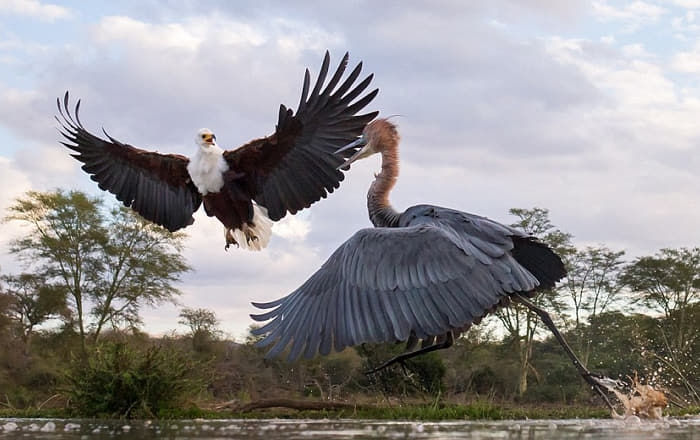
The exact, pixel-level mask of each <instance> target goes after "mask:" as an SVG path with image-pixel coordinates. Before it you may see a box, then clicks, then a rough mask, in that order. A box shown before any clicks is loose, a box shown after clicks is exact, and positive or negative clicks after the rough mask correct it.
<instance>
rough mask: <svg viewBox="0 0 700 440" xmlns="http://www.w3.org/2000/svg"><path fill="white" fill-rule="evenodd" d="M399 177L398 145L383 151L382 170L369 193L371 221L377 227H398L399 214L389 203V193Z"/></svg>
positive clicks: (368, 206)
mask: <svg viewBox="0 0 700 440" xmlns="http://www.w3.org/2000/svg"><path fill="white" fill-rule="evenodd" d="M398 175H399V152H398V145H396V146H393V148H385V149H384V150H382V170H381V171H380V172H379V174H377V175H376V176H375V179H374V182H372V185H371V186H370V187H369V192H368V193H367V210H368V211H369V219H370V220H371V221H372V224H373V225H374V226H377V227H396V226H398V224H399V215H400V214H399V213H398V212H396V210H394V208H393V207H392V206H391V203H389V192H391V189H392V188H393V187H394V185H395V184H396V178H397V177H398Z"/></svg>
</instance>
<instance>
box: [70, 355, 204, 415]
mask: <svg viewBox="0 0 700 440" xmlns="http://www.w3.org/2000/svg"><path fill="white" fill-rule="evenodd" d="M203 367H204V365H203V364H202V363H200V362H196V361H193V360H192V359H189V358H186V357H185V356H184V355H183V354H182V353H179V352H176V351H174V350H172V349H169V348H164V347H159V346H154V347H150V348H148V349H146V350H138V349H134V348H130V347H129V346H127V345H126V344H124V343H114V342H110V343H104V344H102V345H100V346H98V347H97V348H96V350H95V351H94V352H92V353H91V354H89V355H88V358H87V359H77V360H74V361H73V364H72V365H71V368H70V372H69V373H68V377H67V379H68V390H67V392H68V395H69V398H70V402H71V406H72V407H73V409H74V410H75V411H76V412H77V415H80V416H108V417H120V418H122V417H127V418H130V417H157V416H158V415H159V414H160V413H161V412H163V411H168V410H172V409H175V408H176V407H178V406H179V405H180V404H182V403H183V399H184V397H185V396H188V395H189V396H191V395H193V394H196V393H197V392H199V391H200V390H202V388H203V387H204V386H205V383H204V381H203V380H202V379H201V377H202V372H203V371H205V370H204V369H203ZM197 376H199V377H200V378H199V379H198V378H197Z"/></svg>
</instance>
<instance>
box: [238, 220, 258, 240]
mask: <svg viewBox="0 0 700 440" xmlns="http://www.w3.org/2000/svg"><path fill="white" fill-rule="evenodd" d="M254 227H255V224H254V223H251V224H250V226H248V224H247V223H246V224H244V225H243V227H242V228H241V230H242V231H243V233H244V234H245V241H246V243H248V244H249V245H250V242H251V241H258V240H259V239H258V236H257V235H255V232H254V231H253V228H254Z"/></svg>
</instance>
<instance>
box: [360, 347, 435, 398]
mask: <svg viewBox="0 0 700 440" xmlns="http://www.w3.org/2000/svg"><path fill="white" fill-rule="evenodd" d="M355 350H356V351H357V353H358V354H359V355H360V357H361V358H362V359H363V370H364V371H369V370H372V369H374V368H376V367H377V366H379V365H381V364H383V363H384V362H385V361H387V360H389V359H390V358H392V357H394V356H397V355H399V354H401V353H403V352H404V350H405V346H404V344H362V345H360V346H358V347H355ZM445 372H446V369H445V365H444V364H443V362H442V358H441V357H440V356H439V355H438V354H437V353H435V352H431V353H427V354H424V355H421V356H417V357H415V358H412V359H409V360H407V361H405V362H403V363H399V364H394V365H392V366H390V367H388V368H385V369H383V370H380V371H378V372H376V373H373V374H371V375H368V376H366V377H365V378H364V379H363V380H362V379H361V381H362V382H363V383H364V384H365V385H366V386H370V387H378V388H379V389H380V390H381V391H382V392H384V393H386V394H399V395H412V394H416V393H429V394H433V395H437V394H440V393H441V392H442V391H443V389H444V388H443V383H442V381H443V378H444V376H445Z"/></svg>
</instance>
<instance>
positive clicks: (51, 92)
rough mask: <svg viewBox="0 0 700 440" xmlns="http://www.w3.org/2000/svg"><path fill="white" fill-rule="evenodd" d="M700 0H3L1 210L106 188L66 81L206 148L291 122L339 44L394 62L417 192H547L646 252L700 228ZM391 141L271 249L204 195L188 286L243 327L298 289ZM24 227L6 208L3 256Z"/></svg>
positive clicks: (383, 102) (581, 220) (583, 223)
mask: <svg viewBox="0 0 700 440" xmlns="http://www.w3.org/2000/svg"><path fill="white" fill-rule="evenodd" d="M699 36H700V0H647V1H627V0H620V1H613V0H593V1H588V0H568V1H566V2H562V1H560V0H493V1H489V2H464V1H458V0H442V1H439V0H438V1H431V2H427V1H385V2H376V1H369V0H368V1H363V0H349V1H345V2H324V1H311V0H309V1H300V2H283V1H264V0H263V1H256V2H245V1H223V0H222V1H213V0H211V1H196V2H195V1H191V0H169V1H155V0H131V1H123V2H111V1H99V0H95V1H91V2H84V1H65V2H51V1H41V0H0V210H1V211H2V212H3V213H4V212H5V210H6V208H7V207H8V206H9V205H10V204H11V203H12V200H13V199H15V198H16V197H18V196H20V195H22V194H23V193H24V192H25V191H27V190H30V189H35V190H51V189H55V188H66V189H67V188H70V189H73V188H76V189H81V190H84V191H87V192H89V193H91V194H94V195H103V196H104V198H105V200H107V201H110V202H111V201H112V200H113V198H112V196H111V195H109V194H106V193H101V192H100V191H99V189H98V188H97V186H96V185H95V184H94V182H92V181H91V180H90V179H89V178H88V176H87V175H86V174H85V173H83V172H82V171H81V170H80V167H79V163H78V162H77V161H75V160H74V159H72V158H71V157H70V156H69V155H68V151H67V149H66V148H64V147H62V146H61V145H60V144H59V143H58V140H59V135H58V131H57V130H56V126H57V124H56V122H55V120H54V119H53V117H54V114H55V113H56V110H55V99H56V97H57V96H62V95H63V93H64V92H65V91H66V90H70V92H71V94H72V96H73V97H75V98H81V99H82V106H81V119H82V121H83V123H84V125H85V126H86V127H87V128H88V129H90V130H92V131H93V132H96V133H99V131H100V129H101V128H102V127H104V128H105V129H106V130H107V131H108V132H109V133H110V134H111V135H112V136H114V137H115V138H117V139H119V140H121V141H123V142H126V143H129V144H132V145H134V146H138V147H140V148H147V149H153V150H158V151H161V152H176V153H180V154H185V155H188V154H192V153H193V151H194V135H195V134H196V132H197V131H198V130H199V129H200V128H202V127H208V128H210V129H212V130H213V131H214V132H215V133H216V135H217V140H218V142H219V145H221V146H222V147H224V148H235V147H237V146H239V145H242V144H243V143H245V142H247V141H249V140H251V139H253V138H258V137H261V136H266V135H269V134H271V133H272V132H273V130H274V126H275V123H276V120H277V110H278V107H279V104H285V105H287V106H288V107H292V108H294V107H295V106H296V104H297V103H298V101H299V94H300V93H301V86H302V80H303V74H304V69H305V68H307V67H308V68H309V69H310V71H311V73H312V75H315V74H316V73H317V72H318V69H319V66H320V64H321V60H322V58H323V54H324V52H325V51H326V50H329V51H330V53H331V62H332V63H333V64H335V63H337V62H338V60H339V59H340V58H341V57H342V55H343V54H344V53H345V52H346V51H349V52H350V62H351V64H352V65H354V64H355V63H356V62H359V61H360V60H361V61H363V65H364V70H363V71H364V72H366V73H370V72H373V73H374V74H375V78H374V81H373V86H374V87H378V88H379V89H380V93H379V95H378V97H377V98H376V99H375V100H374V101H373V102H372V103H371V104H370V105H369V106H368V107H367V110H368V111H372V110H379V111H380V112H381V114H383V115H385V116H388V115H392V114H399V115H401V116H400V117H398V118H397V119H395V121H396V122H397V123H398V126H399V130H400V134H401V136H402V140H401V166H402V168H401V176H400V177H399V183H398V184H397V186H396V188H395V189H394V191H393V193H392V196H391V199H392V202H393V204H394V206H395V207H396V208H397V209H398V210H403V209H405V208H407V207H409V206H412V205H414V204H419V203H432V204H436V205H441V206H447V207H451V208H455V209H460V210H464V211H467V212H471V213H475V214H480V215H485V216H487V217H490V218H492V219H494V220H498V221H501V222H504V223H511V222H513V221H514V218H512V217H511V216H509V214H508V210H509V209H510V208H514V207H518V208H532V207H542V208H547V209H549V210H550V217H551V220H552V222H553V223H554V224H555V225H556V226H557V227H559V228H560V229H562V230H563V231H566V232H569V233H571V234H573V236H574V242H575V244H576V245H578V246H581V247H583V246H588V245H605V246H608V247H610V248H612V249H614V250H625V251H626V252H627V258H629V259H631V258H634V257H637V256H642V255H650V254H653V253H655V252H656V251H657V250H659V249H661V248H665V247H680V246H688V247H693V246H697V245H698V244H699V243H700V228H698V225H700V193H699V191H698V189H700V172H699V171H698V170H700V155H698V151H699V146H700V123H699V121H700V76H699V75H698V73H700V39H698V37H699ZM378 169H379V158H378V157H376V156H375V157H372V158H370V159H368V160H365V161H362V162H359V163H358V164H357V165H356V166H355V165H354V166H353V168H352V170H351V171H350V172H349V173H348V175H347V178H346V180H345V181H344V182H343V184H342V185H341V188H340V189H339V190H338V191H336V192H334V193H333V194H332V195H331V196H330V197H329V198H328V199H325V200H322V201H320V202H318V203H316V204H314V205H313V206H312V207H311V208H310V209H307V210H304V211H302V212H301V213H299V214H297V215H296V216H294V217H287V218H285V219H284V220H283V221H282V222H280V223H278V224H276V225H275V227H274V229H273V238H272V240H271V242H270V245H269V246H268V248H267V249H265V250H264V251H262V252H259V253H254V252H250V251H244V250H236V249H232V250H230V251H229V252H225V251H224V243H223V232H222V228H221V226H220V224H219V223H218V222H217V221H216V220H214V219H210V218H207V217H206V216H205V215H204V214H203V213H202V212H199V213H197V214H196V215H195V219H196V220H195V224H194V225H193V226H191V227H189V228H188V229H187V230H186V231H187V232H188V234H189V237H188V239H187V241H186V250H185V256H186V258H187V260H188V262H189V264H190V265H191V266H192V267H193V271H192V272H190V273H188V274H186V275H185V276H184V278H183V281H182V283H181V284H180V285H179V288H180V289H181V290H182V292H183V294H182V296H180V297H179V298H178V304H176V305H171V304H165V305H162V306H159V307H157V308H149V309H144V310H143V312H142V316H143V318H144V321H145V326H144V330H146V331H149V332H151V333H154V334H161V333H166V332H169V331H171V330H178V331H182V330H183V328H182V327H179V326H178V323H177V320H178V317H177V315H178V312H179V310H180V309H181V308H182V307H194V308H207V309H211V310H213V311H215V312H216V314H217V317H218V318H219V319H220V321H221V328H222V329H223V330H224V331H225V332H227V333H228V335H229V336H232V337H238V338H241V337H243V335H244V334H245V330H246V328H247V327H248V326H249V325H250V323H251V321H250V319H249V317H248V314H249V313H252V312H254V309H253V307H252V306H251V305H250V301H253V300H254V301H268V300H272V299H276V298H278V297H280V296H283V295H286V294H287V293H289V292H291V291H293V290H294V289H295V288H296V287H298V286H299V285H300V284H301V283H302V282H303V281H304V280H306V279H307V278H308V277H309V276H310V275H311V274H312V273H313V272H314V271H315V270H316V269H317V268H318V267H320V265H321V264H322V263H323V262H324V261H325V260H326V258H327V257H328V256H329V255H330V254H331V253H332V251H333V250H334V249H335V248H336V247H337V246H339V245H340V244H341V243H342V242H344V241H345V240H346V239H347V238H349V237H350V236H351V235H352V234H353V233H354V232H355V231H356V230H358V229H360V228H363V227H368V226H370V223H369V219H368V217H367V211H366V204H365V202H366V191H367V188H368V186H369V183H370V181H371V179H372V178H373V173H374V172H376V171H378ZM22 232H23V229H22V228H21V227H19V225H17V224H13V223H4V224H2V228H0V272H1V273H16V272H18V271H20V270H22V266H21V265H20V264H19V263H18V262H17V261H15V259H14V257H13V256H11V255H9V254H8V253H7V248H8V243H9V241H10V240H11V239H12V238H13V237H17V236H18V235H19V234H21V233H22Z"/></svg>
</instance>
